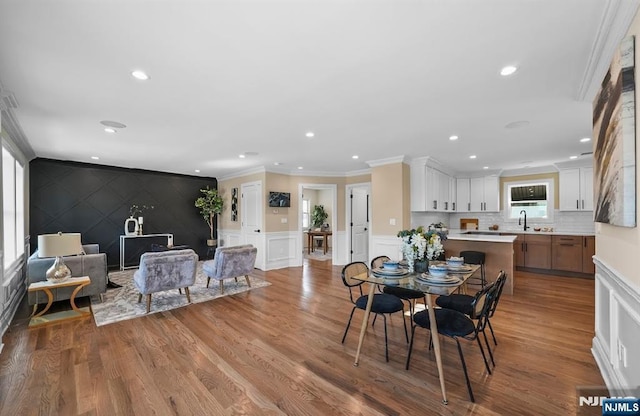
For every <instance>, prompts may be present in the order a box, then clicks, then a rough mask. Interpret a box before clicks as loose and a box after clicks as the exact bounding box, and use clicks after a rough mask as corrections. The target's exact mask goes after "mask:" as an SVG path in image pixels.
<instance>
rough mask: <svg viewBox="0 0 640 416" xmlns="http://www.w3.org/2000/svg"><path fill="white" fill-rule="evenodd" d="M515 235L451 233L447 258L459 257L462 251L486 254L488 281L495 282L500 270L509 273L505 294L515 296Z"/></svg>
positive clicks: (446, 251) (447, 245)
mask: <svg viewBox="0 0 640 416" xmlns="http://www.w3.org/2000/svg"><path fill="white" fill-rule="evenodd" d="M516 238H517V237H516V236H515V235H498V234H497V233H496V234H493V233H486V234H466V232H465V231H451V230H450V231H449V235H448V237H447V240H446V241H445V242H444V244H443V245H444V249H445V256H446V257H451V256H458V255H459V254H460V252H461V251H467V250H473V251H482V252H483V253H485V255H486V258H485V269H486V277H487V281H489V282H493V281H495V280H496V278H497V277H498V273H500V270H504V271H505V273H507V281H506V283H505V285H504V289H503V292H504V293H507V294H509V295H513V290H514V286H515V281H514V271H515V264H514V242H515V240H516Z"/></svg>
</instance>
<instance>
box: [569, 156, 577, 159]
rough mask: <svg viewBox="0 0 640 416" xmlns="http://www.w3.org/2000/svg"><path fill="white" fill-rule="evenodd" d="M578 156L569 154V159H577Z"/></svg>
mask: <svg viewBox="0 0 640 416" xmlns="http://www.w3.org/2000/svg"><path fill="white" fill-rule="evenodd" d="M577 158H578V156H569V159H577Z"/></svg>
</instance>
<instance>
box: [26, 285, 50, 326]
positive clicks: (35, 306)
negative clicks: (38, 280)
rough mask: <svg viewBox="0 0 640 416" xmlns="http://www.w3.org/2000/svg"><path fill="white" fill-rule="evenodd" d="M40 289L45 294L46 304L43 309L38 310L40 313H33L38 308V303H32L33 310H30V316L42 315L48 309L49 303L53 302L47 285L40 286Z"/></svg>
mask: <svg viewBox="0 0 640 416" xmlns="http://www.w3.org/2000/svg"><path fill="white" fill-rule="evenodd" d="M42 290H43V291H44V293H46V294H47V306H45V307H44V309H43V310H41V311H40V313H38V314H37V315H35V313H36V310H37V309H38V304H37V303H36V304H35V305H33V312H31V317H32V318H37V317H39V316H42V315H44V313H45V312H46V311H48V310H49V308H50V307H51V304H52V303H53V293H51V290H50V289H49V288H48V287H44V288H42Z"/></svg>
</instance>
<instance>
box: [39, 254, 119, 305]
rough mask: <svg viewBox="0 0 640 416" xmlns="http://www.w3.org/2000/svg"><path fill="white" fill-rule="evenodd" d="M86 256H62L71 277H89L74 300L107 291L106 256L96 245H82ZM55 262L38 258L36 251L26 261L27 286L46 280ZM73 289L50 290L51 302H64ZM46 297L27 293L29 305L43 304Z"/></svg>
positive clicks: (40, 292) (40, 294) (41, 294)
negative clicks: (88, 282)
mask: <svg viewBox="0 0 640 416" xmlns="http://www.w3.org/2000/svg"><path fill="white" fill-rule="evenodd" d="M82 248H83V249H84V252H85V253H86V254H83V255H77V256H64V257H63V260H64V263H65V264H66V265H67V266H68V267H69V269H70V270H71V276H72V277H79V276H89V278H90V279H91V283H90V284H89V285H87V286H85V287H83V288H82V290H80V292H79V293H78V294H77V295H76V298H79V297H82V296H91V295H102V294H103V293H104V292H106V291H107V282H108V272H107V254H106V253H100V246H99V245H98V244H84V245H83V246H82ZM54 261H55V259H54V258H39V257H38V250H36V251H35V252H34V253H33V254H32V255H31V256H30V257H29V259H28V260H27V285H29V284H31V283H34V282H40V281H42V280H47V278H46V272H47V269H48V268H49V267H51V265H52V264H53V262H54ZM74 289H75V287H62V288H59V289H52V290H51V292H52V293H53V300H54V301H58V300H65V299H69V298H70V297H71V294H72V293H73V291H74ZM46 300H47V295H46V294H45V293H44V292H42V291H36V292H31V293H29V305H34V304H35V303H43V302H45V301H46Z"/></svg>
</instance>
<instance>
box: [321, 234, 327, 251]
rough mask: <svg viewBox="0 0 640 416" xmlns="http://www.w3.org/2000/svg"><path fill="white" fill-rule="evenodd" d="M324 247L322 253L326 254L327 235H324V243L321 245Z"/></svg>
mask: <svg viewBox="0 0 640 416" xmlns="http://www.w3.org/2000/svg"><path fill="white" fill-rule="evenodd" d="M322 248H323V249H324V254H327V235H326V234H325V235H324V245H323V246H322Z"/></svg>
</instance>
